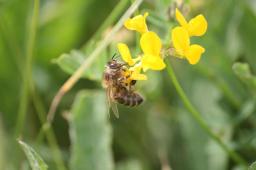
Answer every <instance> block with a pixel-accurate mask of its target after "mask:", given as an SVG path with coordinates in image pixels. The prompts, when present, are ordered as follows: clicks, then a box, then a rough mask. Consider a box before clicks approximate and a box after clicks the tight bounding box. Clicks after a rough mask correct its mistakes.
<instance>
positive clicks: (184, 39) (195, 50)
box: [171, 27, 205, 64]
mask: <svg viewBox="0 0 256 170" xmlns="http://www.w3.org/2000/svg"><path fill="white" fill-rule="evenodd" d="M171 34H172V42H173V46H174V48H175V50H176V53H177V54H178V55H179V56H180V57H185V58H186V59H187V60H188V61H189V63H190V64H196V63H197V62H198V61H199V60H200V58H201V55H202V53H204V51H205V49H204V48H203V47H202V46H200V45H197V44H193V45H190V40H189V33H188V31H187V30H186V29H185V28H184V27H175V28H174V29H173V30H172V32H171Z"/></svg>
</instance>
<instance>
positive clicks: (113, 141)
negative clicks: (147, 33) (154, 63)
mask: <svg viewBox="0 0 256 170" xmlns="http://www.w3.org/2000/svg"><path fill="white" fill-rule="evenodd" d="M35 2H40V3H39V8H38V9H36V5H35ZM132 2H133V1H132ZM185 2H186V4H185V5H184V6H183V10H181V12H183V14H184V16H185V18H187V19H191V18H193V17H195V16H197V15H198V14H199V13H202V14H203V15H204V16H205V18H206V20H207V22H208V29H207V32H206V34H205V35H204V36H203V37H200V38H197V37H194V38H193V39H191V44H200V45H202V46H203V47H204V48H205V52H204V53H203V54H202V56H201V59H200V61H199V62H198V63H197V64H196V65H189V64H188V62H187V61H185V60H182V59H179V58H173V57H171V59H169V58H168V59H167V60H165V61H164V62H166V64H167V65H168V64H169V63H167V62H169V61H171V65H172V66H173V67H174V72H175V73H176V74H177V79H178V80H179V82H180V84H181V86H182V87H183V89H184V92H185V93H186V96H187V98H188V99H189V100H190V102H191V104H192V105H193V106H194V107H195V108H196V109H197V110H198V112H199V113H200V116H202V118H203V120H204V121H205V122H206V123H207V126H209V127H210V130H212V131H213V132H214V134H216V136H217V137H218V138H220V139H221V141H224V143H225V144H226V145H227V146H228V147H229V148H231V149H232V150H233V151H235V152H236V153H237V154H239V155H240V156H241V157H242V158H244V159H245V160H246V162H247V164H248V166H249V165H250V164H251V163H252V162H255V158H256V142H255V141H256V140H255V136H256V133H255V130H256V123H255V122H256V115H255V113H256V77H255V76H256V59H255V44H256V33H255V30H256V10H255V9H256V4H255V2H254V1H240V0H225V1H221V0H208V1H198V0H186V1H185ZM173 3H174V0H160V1H159V0H150V1H143V3H142V5H141V6H140V7H139V9H138V10H137V11H136V12H135V13H136V14H145V13H146V12H148V13H149V15H148V17H147V27H148V29H149V30H153V31H154V32H156V33H157V34H158V35H159V37H160V38H161V40H162V45H163V46H164V47H168V46H169V45H170V44H169V43H170V40H171V35H170V27H171V28H174V26H177V25H178V24H177V22H176V21H175V18H174V16H173V14H174V13H175V11H173V6H172V7H170V5H172V4H173ZM130 4H131V1H129V0H120V1H118V0H106V1H104V3H103V1H100V0H86V1H84V0H45V1H42V0H23V1H20V0H1V1H0V21H1V22H0V95H1V99H0V138H1V140H0V169H8V170H16V169H26V168H27V167H28V166H27V165H28V164H30V165H31V167H32V168H34V169H35V168H36V167H35V166H34V165H35V164H41V165H42V168H44V169H46V167H47V166H48V167H49V168H48V169H50V170H66V169H71V170H73V169H75V170H79V169H83V170H86V169H90V170H91V169H93V170H94V169H95V170H100V169H106V170H113V169H116V170H154V169H161V168H162V169H163V168H166V167H167V169H168V168H171V169H174V170H187V169H189V170H205V169H209V170H216V169H218V170H227V169H239V168H240V169H242V168H241V166H240V165H238V164H237V162H234V161H233V160H232V159H231V158H230V156H229V155H228V154H227V152H225V151H224V150H223V148H221V147H220V146H219V145H218V144H216V143H215V141H214V140H213V138H212V137H210V136H208V135H207V134H206V133H205V131H204V130H203V129H202V128H201V127H200V126H199V124H198V123H197V122H196V121H195V120H194V119H193V118H192V117H191V115H190V114H189V112H188V111H187V110H186V109H185V105H184V104H183V103H182V100H181V99H180V97H179V95H178V93H177V92H176V90H175V88H174V85H173V84H172V81H171V79H170V77H169V75H168V73H167V71H159V72H153V71H150V70H149V71H148V72H147V77H148V80H147V81H143V82H138V83H137V84H136V91H137V92H138V93H141V94H142V95H143V96H144V98H145V101H144V103H143V104H142V105H140V106H138V107H135V108H129V107H128V108H127V107H124V106H121V105H118V108H119V112H120V118H119V119H116V118H114V116H113V114H112V113H111V111H110V117H108V114H107V113H108V111H107V107H106V103H105V101H106V98H105V94H104V92H103V89H102V87H101V78H102V72H103V70H104V65H105V64H106V62H107V61H108V60H109V59H110V58H111V57H112V56H113V54H114V53H118V50H117V44H118V43H120V42H123V43H125V44H128V46H129V49H130V51H131V54H139V53H140V54H142V50H141V49H140V44H139V41H138V39H139V37H140V35H138V33H137V34H135V33H134V34H131V33H129V32H128V31H127V30H126V29H125V28H122V29H121V30H119V31H118V32H117V34H115V35H114V36H113V37H111V43H110V44H109V45H108V46H107V47H106V48H104V49H103V51H102V52H101V53H100V54H99V55H97V58H96V60H95V61H94V62H93V63H92V64H91V65H90V67H88V69H87V70H85V71H84V72H83V74H82V77H81V79H80V80H79V82H78V83H77V84H76V85H75V86H74V87H73V88H72V90H70V91H68V92H67V94H66V95H65V96H64V97H63V99H62V100H61V103H60V104H59V106H58V108H57V111H56V117H55V119H54V122H53V123H52V126H49V124H45V122H46V120H47V110H48V109H49V107H50V104H51V102H52V99H53V97H54V95H55V94H56V92H57V91H58V89H59V88H60V87H61V85H62V84H63V83H64V82H65V81H66V80H67V79H68V78H69V77H70V76H71V75H73V74H74V72H75V71H76V69H77V68H79V67H80V66H81V63H82V62H83V61H84V60H86V59H87V58H88V56H90V54H91V53H92V52H93V51H94V50H95V49H96V48H97V47H98V45H99V42H100V41H101V40H102V39H104V37H105V36H106V35H107V34H108V33H109V31H111V30H112V28H113V26H114V24H115V23H117V22H118V21H119V19H120V17H121V16H122V14H124V13H125V11H126V10H127V9H128V7H129V6H130ZM176 6H177V4H176ZM188 9H190V10H189V12H188ZM37 10H38V11H37ZM186 11H187V14H188V15H186ZM37 12H38V17H37V16H36V15H35V14H36V13H37ZM33 19H35V20H33ZM32 21H34V22H32ZM34 24H35V25H34ZM31 30H32V32H31ZM34 33H35V34H34ZM33 34H34V35H35V36H33ZM33 40H34V43H33ZM31 43H32V44H31ZM30 52H31V61H30V60H28V58H29V57H28V56H30ZM118 59H120V57H119V58H118ZM120 60H121V59H120ZM20 113H22V114H20ZM43 125H45V126H43ZM17 138H19V139H24V140H25V141H28V143H29V144H30V145H31V146H33V147H34V148H35V150H36V151H34V149H32V148H31V147H30V146H28V145H27V144H25V143H23V142H21V141H20V145H21V146H22V149H23V150H24V151H25V154H24V153H22V152H21V149H18V147H19V145H18V144H17V142H16V139H17ZM36 152H37V153H40V156H39V155H38V154H37V153H36ZM25 155H26V156H27V158H28V159H26V158H25ZM43 160H44V161H43ZM44 162H45V163H46V164H47V166H46V165H45V163H44ZM254 164H255V163H254ZM254 164H251V166H250V169H253V168H254Z"/></svg>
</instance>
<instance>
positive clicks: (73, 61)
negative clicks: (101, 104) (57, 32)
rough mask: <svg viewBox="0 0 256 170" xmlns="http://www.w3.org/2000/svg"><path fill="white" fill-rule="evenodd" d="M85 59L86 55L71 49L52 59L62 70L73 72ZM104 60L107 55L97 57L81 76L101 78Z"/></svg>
mask: <svg viewBox="0 0 256 170" xmlns="http://www.w3.org/2000/svg"><path fill="white" fill-rule="evenodd" d="M85 59H86V57H85V56H84V54H83V53H82V52H80V51H78V50H72V51H71V52H70V53H68V54H62V55H61V56H60V57H59V58H58V59H56V60H54V62H55V63H57V64H58V65H59V67H60V68H61V69H62V70H63V71H64V72H66V73H68V74H73V73H74V72H75V71H76V70H77V69H78V68H79V67H80V66H81V65H82V63H83V61H84V60H85ZM106 60H107V57H105V55H102V56H100V57H98V58H97V60H96V61H95V62H94V63H93V64H92V66H91V67H90V68H89V69H87V70H86V71H85V72H84V74H83V75H82V77H84V78H88V79H90V80H98V81H99V80H101V78H102V73H103V70H104V65H105V64H106Z"/></svg>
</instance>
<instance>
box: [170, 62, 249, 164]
mask: <svg viewBox="0 0 256 170" xmlns="http://www.w3.org/2000/svg"><path fill="white" fill-rule="evenodd" d="M167 71H168V74H169V76H170V78H171V80H172V82H173V85H174V87H175V89H176V91H177V92H178V94H179V96H180V98H181V100H182V101H183V103H184V105H185V107H186V109H187V110H188V111H189V113H191V116H192V117H193V118H194V120H195V121H196V122H197V123H198V124H199V126H200V127H201V128H202V129H203V130H204V131H205V132H206V133H207V134H208V135H209V136H210V137H211V138H212V139H213V140H214V141H215V142H216V143H217V144H218V145H219V146H220V147H221V148H222V149H223V150H224V151H225V152H226V153H227V154H228V155H229V156H230V157H231V158H232V159H233V161H235V162H237V163H238V164H241V165H244V166H247V162H246V161H245V160H244V159H243V158H242V157H241V156H240V155H239V154H237V153H236V152H235V151H233V150H232V149H230V148H229V147H228V146H227V145H226V144H225V143H224V142H223V141H222V140H221V139H220V138H219V136H218V135H216V134H215V133H214V132H213V131H212V130H211V129H210V127H209V126H208V125H207V123H206V122H205V120H204V119H203V118H202V116H201V114H200V113H199V112H198V111H197V110H196V108H195V107H194V106H193V105H192V104H191V102H190V100H189V99H188V97H187V96H186V94H185V92H184V90H183V89H182V87H181V86H180V83H179V81H178V80H177V78H176V75H175V73H174V71H173V68H172V66H171V64H170V63H168V64H167Z"/></svg>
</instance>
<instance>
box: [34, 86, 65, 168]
mask: <svg viewBox="0 0 256 170" xmlns="http://www.w3.org/2000/svg"><path fill="white" fill-rule="evenodd" d="M30 89H31V91H30V93H31V97H32V102H33V104H34V107H35V109H36V112H37V114H38V117H39V121H40V123H41V124H42V125H43V124H44V122H45V121H46V111H45V109H44V106H43V103H42V102H41V99H40V97H39V96H38V95H37V93H36V90H35V87H34V85H33V84H31V85H30ZM39 134H41V131H40V132H39ZM45 134H46V140H47V142H48V143H49V145H50V148H51V151H52V155H53V159H54V162H55V164H56V169H58V170H66V167H65V164H64V161H63V159H62V156H61V152H60V148H59V146H58V142H57V139H56V136H55V134H54V131H53V129H52V128H51V127H49V128H47V130H46V131H45ZM38 136H40V135H38ZM40 139H41V140H36V143H37V144H39V143H40V142H41V141H42V138H40Z"/></svg>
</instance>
